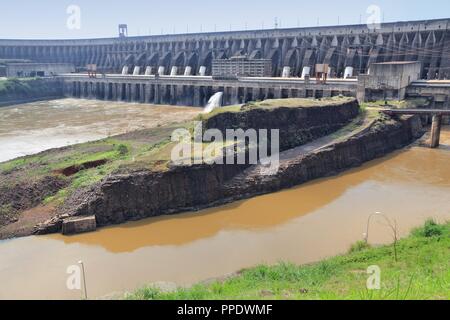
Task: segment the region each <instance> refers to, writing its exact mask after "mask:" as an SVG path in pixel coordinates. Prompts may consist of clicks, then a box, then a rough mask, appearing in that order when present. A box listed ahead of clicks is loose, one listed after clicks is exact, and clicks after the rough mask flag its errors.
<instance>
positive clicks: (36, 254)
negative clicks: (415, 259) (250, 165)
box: [0, 130, 450, 299]
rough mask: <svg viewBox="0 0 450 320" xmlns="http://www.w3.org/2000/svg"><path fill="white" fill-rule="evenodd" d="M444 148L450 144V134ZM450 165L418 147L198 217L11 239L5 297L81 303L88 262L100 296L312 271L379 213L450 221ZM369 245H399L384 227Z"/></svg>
mask: <svg viewBox="0 0 450 320" xmlns="http://www.w3.org/2000/svg"><path fill="white" fill-rule="evenodd" d="M442 140H443V143H444V144H446V145H450V131H449V130H446V131H444V134H443V139H442ZM449 161H450V151H449V150H448V148H446V147H444V148H442V149H438V150H431V149H428V148H424V147H418V146H415V147H412V148H409V149H405V150H403V151H400V152H397V153H395V154H392V155H390V156H388V157H386V158H384V159H381V160H376V161H373V162H371V163H368V164H366V165H364V166H363V167H361V168H358V169H355V170H351V171H349V172H347V173H344V174H342V175H340V176H337V177H333V178H327V179H321V180H318V181H315V182H311V183H308V184H305V185H303V186H300V187H297V188H293V189H290V190H286V191H282V192H279V193H275V194H270V195H265V196H261V197H257V198H253V199H250V200H245V201H240V202H237V203H234V204H230V205H226V206H223V207H220V208H214V209H209V210H204V211H202V212H199V213H188V214H183V215H177V216H170V217H162V218H154V219H148V220H146V221H141V222H133V223H129V224H125V225H121V226H115V227H110V228H104V229H102V230H100V231H98V232H95V233H90V234H83V235H77V236H73V237H63V236H61V235H51V236H46V237H29V238H24V239H16V240H12V241H6V242H3V243H0V257H2V258H1V259H2V260H1V261H2V264H1V265H0V283H2V286H1V287H0V298H14V297H25V298H29V297H39V298H56V297H59V298H70V299H73V298H74V299H76V298H79V296H80V293H79V292H72V291H68V290H67V289H66V288H65V281H66V277H67V275H66V273H65V272H66V268H67V266H68V265H71V264H75V263H76V262H77V261H78V260H80V259H81V260H83V261H84V262H85V265H86V269H87V281H88V287H89V289H88V290H89V292H90V294H91V296H92V297H99V296H103V295H106V294H109V293H111V292H117V291H119V292H120V291H126V290H132V289H134V288H136V287H139V286H142V285H144V284H146V283H152V282H158V281H167V282H175V283H177V284H181V285H187V284H191V283H194V282H197V281H201V280H205V279H209V278H212V277H218V276H221V275H224V274H228V273H231V272H234V271H237V270H239V269H242V268H246V267H250V266H254V265H256V264H259V263H276V262H278V261H281V260H283V261H292V262H295V263H309V262H312V261H317V260H319V259H322V258H324V257H328V256H332V255H336V254H340V253H343V252H345V251H346V250H347V249H348V248H349V246H350V245H351V244H352V243H354V242H355V241H357V240H360V239H362V237H363V236H362V233H363V232H364V231H365V223H366V220H367V217H368V215H369V214H371V213H373V212H374V211H381V212H383V213H384V214H386V215H388V216H389V217H391V218H393V219H396V220H397V222H398V225H399V229H400V233H401V235H405V234H407V233H408V232H409V230H410V229H411V228H412V227H415V226H418V225H420V224H422V223H423V221H424V220H425V219H426V218H428V217H434V218H436V220H438V221H444V220H448V219H450V168H449V165H448V164H449ZM371 241H372V242H373V243H387V242H390V241H391V235H390V232H389V230H388V229H386V227H385V226H384V225H383V224H381V221H375V223H374V224H373V226H372V229H371ZM24 288H26V290H24Z"/></svg>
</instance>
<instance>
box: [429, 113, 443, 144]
mask: <svg viewBox="0 0 450 320" xmlns="http://www.w3.org/2000/svg"><path fill="white" fill-rule="evenodd" d="M441 125H442V115H441V114H435V115H434V116H433V124H432V125H431V148H433V149H434V148H438V147H439V144H440V138H441Z"/></svg>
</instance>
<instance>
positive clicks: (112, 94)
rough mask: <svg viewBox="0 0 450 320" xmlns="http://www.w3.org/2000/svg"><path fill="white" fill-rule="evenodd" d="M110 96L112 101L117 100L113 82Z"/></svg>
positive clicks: (115, 86)
mask: <svg viewBox="0 0 450 320" xmlns="http://www.w3.org/2000/svg"><path fill="white" fill-rule="evenodd" d="M111 97H112V100H113V101H116V100H117V83H113V84H112V92H111Z"/></svg>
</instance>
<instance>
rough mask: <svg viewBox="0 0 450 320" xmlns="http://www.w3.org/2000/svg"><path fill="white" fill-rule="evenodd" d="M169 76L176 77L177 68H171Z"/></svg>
mask: <svg viewBox="0 0 450 320" xmlns="http://www.w3.org/2000/svg"><path fill="white" fill-rule="evenodd" d="M170 75H171V76H172V77H173V76H176V75H178V67H177V66H173V67H172V70H170Z"/></svg>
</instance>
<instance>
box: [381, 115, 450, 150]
mask: <svg viewBox="0 0 450 320" xmlns="http://www.w3.org/2000/svg"><path fill="white" fill-rule="evenodd" d="M382 112H383V113H385V114H388V115H391V116H395V115H421V116H432V117H433V120H432V125H431V144H430V147H431V148H438V147H439V144H440V136H441V127H442V117H443V116H450V110H446V109H389V110H383V111H382Z"/></svg>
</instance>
